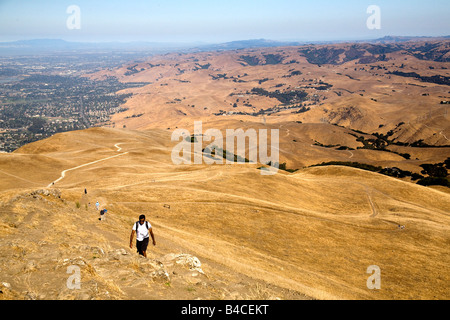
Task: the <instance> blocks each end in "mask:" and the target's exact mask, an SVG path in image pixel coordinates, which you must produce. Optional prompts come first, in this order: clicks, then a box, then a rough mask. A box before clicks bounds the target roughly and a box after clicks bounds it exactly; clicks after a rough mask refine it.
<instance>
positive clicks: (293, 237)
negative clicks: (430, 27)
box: [0, 123, 450, 299]
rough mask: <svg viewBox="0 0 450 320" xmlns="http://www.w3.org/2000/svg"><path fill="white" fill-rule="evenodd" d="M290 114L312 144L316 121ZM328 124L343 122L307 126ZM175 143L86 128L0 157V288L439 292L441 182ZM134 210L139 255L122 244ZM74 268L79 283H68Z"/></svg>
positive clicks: (229, 293)
mask: <svg viewBox="0 0 450 320" xmlns="http://www.w3.org/2000/svg"><path fill="white" fill-rule="evenodd" d="M212 125H213V126H214V125H215V124H212ZM293 125H294V124H293V123H286V125H285V127H283V128H286V131H285V132H287V129H289V130H290V131H289V132H288V133H289V136H291V135H294V134H298V135H299V137H300V136H302V137H303V139H304V142H303V145H307V144H308V143H310V140H311V138H309V137H308V133H310V131H311V130H310V128H309V127H308V126H310V127H312V126H314V125H313V124H309V125H306V124H305V125H300V124H299V126H298V129H296V128H294V127H292V126H293ZM316 125H317V126H319V125H320V124H316ZM330 128H334V129H335V130H336V131H345V130H349V129H345V128H340V127H336V126H333V127H331V126H329V125H326V124H324V125H323V128H322V129H321V130H317V131H318V132H321V131H322V130H328V129H330ZM297 130H298V131H297ZM286 135H287V133H286ZM280 136H283V134H280ZM332 136H333V135H332V134H330V133H326V132H325V133H323V138H324V139H325V138H326V137H332ZM314 137H315V136H314ZM330 139H331V138H330ZM327 142H333V141H332V140H330V141H324V143H327ZM349 142H350V141H349ZM174 145H175V143H174V142H171V141H170V132H169V131H167V130H156V129H154V130H146V131H132V130H123V129H110V128H109V129H108V128H96V129H89V130H85V131H76V132H70V133H63V134H58V135H56V136H54V137H52V138H50V139H47V140H43V141H40V142H37V143H33V144H30V145H28V146H26V147H24V148H22V149H20V150H18V151H16V152H14V153H13V154H12V155H3V154H1V155H0V163H2V167H1V170H2V172H0V174H2V180H1V185H2V187H1V190H2V191H1V193H0V212H1V216H0V217H1V220H0V226H1V228H0V241H1V244H2V245H1V249H0V250H1V255H0V256H1V258H0V270H1V279H0V283H2V287H1V288H0V289H1V291H2V293H1V294H0V298H3V299H22V298H28V299H53V298H56V299H70V298H73V299H92V298H94V299H124V298H125V299H130V298H131V299H139V298H149V299H168V298H169V299H195V298H200V299H222V298H225V299H235V298H237V299H273V298H280V299H305V298H318V299H342V298H343V299H447V298H448V288H447V283H448V282H449V280H450V274H449V273H448V272H447V269H448V268H447V265H448V263H449V262H450V261H449V259H448V257H447V256H448V255H447V252H446V250H447V247H448V243H449V242H450V239H449V234H450V233H449V228H450V220H449V215H448V212H450V195H449V194H448V193H445V192H442V191H439V190H437V189H432V188H427V187H422V186H418V185H415V184H412V183H409V182H405V181H401V180H399V179H395V178H391V177H387V176H384V175H380V174H377V173H372V172H368V171H363V170H359V169H355V168H348V167H341V166H329V167H315V168H307V169H302V170H300V171H297V172H296V173H288V172H285V171H279V173H278V174H276V175H272V176H263V175H261V174H260V170H259V169H257V168H258V166H259V165H257V164H247V165H242V164H234V165H213V166H208V165H205V164H203V165H174V164H173V163H172V161H171V151H172V148H173V146H174ZM280 148H281V147H280ZM316 149H317V150H322V149H324V150H328V149H327V148H322V147H319V146H314V147H311V146H310V151H309V152H315V154H314V155H312V157H317V156H318V155H319V154H320V152H319V151H316ZM361 151H364V152H366V151H370V150H361ZM336 152H337V151H336ZM372 152H378V151H372ZM11 156H12V157H11ZM325 156H326V155H324V157H325ZM19 158H20V159H21V161H17V162H16V161H15V159H19ZM305 161H306V160H305ZM52 166H53V168H54V170H50V168H51V167H52ZM63 170H65V172H66V173H65V175H64V176H62V171H63ZM5 176H6V177H9V178H8V179H9V180H8V179H6V180H5V179H3V177H5ZM13 176H14V177H15V179H16V180H15V181H17V182H19V183H20V185H17V186H16V185H14V184H13V179H14V177H13ZM59 178H61V179H59ZM57 179H59V180H57ZM27 181H28V184H27ZM52 181H57V182H56V183H54V184H53V185H51V182H52ZM38 184H39V185H38ZM49 184H50V186H49V187H48V188H47V186H48V185H49ZM85 188H86V189H87V192H88V193H87V195H85V194H84V190H85ZM39 190H41V191H39ZM46 190H47V191H46ZM96 201H99V202H100V204H101V206H102V207H104V208H107V209H108V213H107V216H106V220H105V221H99V220H98V217H99V215H98V212H97V211H96V210H95V207H93V204H94V203H95V202H96ZM142 213H143V214H146V215H147V217H148V220H149V221H150V222H151V223H152V225H153V227H154V232H155V235H156V239H157V246H156V247H151V248H150V254H149V259H144V258H139V257H137V255H136V253H135V252H134V250H131V249H129V247H128V243H129V234H130V229H131V226H132V224H133V222H134V221H136V219H137V217H138V215H139V214H142ZM195 258H197V259H198V261H200V262H201V264H199V262H198V261H197V259H195ZM11 262H13V263H11ZM72 265H73V266H78V267H79V268H80V270H81V289H80V290H70V289H69V288H67V285H66V283H67V279H68V277H69V276H70V274H68V273H67V268H68V267H69V266H72ZM371 265H377V266H379V267H380V269H381V289H379V290H376V289H375V290H370V289H368V287H367V285H366V283H367V279H368V278H369V276H370V274H368V273H366V271H367V268H368V267H369V266H371ZM199 268H200V269H199ZM200 270H201V272H200ZM202 272H203V273H202Z"/></svg>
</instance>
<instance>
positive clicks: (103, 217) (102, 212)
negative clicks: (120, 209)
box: [98, 209, 108, 220]
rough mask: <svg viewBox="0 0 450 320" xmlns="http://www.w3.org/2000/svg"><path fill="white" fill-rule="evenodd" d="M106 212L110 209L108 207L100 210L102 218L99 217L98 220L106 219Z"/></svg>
mask: <svg viewBox="0 0 450 320" xmlns="http://www.w3.org/2000/svg"><path fill="white" fill-rule="evenodd" d="M106 212H108V210H106V209H102V210H100V218H98V220H106V216H105V213H106Z"/></svg>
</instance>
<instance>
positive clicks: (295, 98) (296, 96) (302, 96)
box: [251, 88, 308, 104]
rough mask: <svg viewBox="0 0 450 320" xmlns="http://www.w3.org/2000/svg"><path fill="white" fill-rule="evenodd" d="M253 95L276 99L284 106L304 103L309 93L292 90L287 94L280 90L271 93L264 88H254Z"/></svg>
mask: <svg viewBox="0 0 450 320" xmlns="http://www.w3.org/2000/svg"><path fill="white" fill-rule="evenodd" d="M251 93H252V94H255V95H259V96H266V97H269V98H275V99H277V100H278V101H280V102H281V103H283V104H290V103H296V102H300V101H304V100H306V98H307V97H308V93H307V92H305V91H303V90H290V91H287V92H280V91H279V90H275V91H273V92H270V91H267V90H265V89H263V88H253V89H252V90H251Z"/></svg>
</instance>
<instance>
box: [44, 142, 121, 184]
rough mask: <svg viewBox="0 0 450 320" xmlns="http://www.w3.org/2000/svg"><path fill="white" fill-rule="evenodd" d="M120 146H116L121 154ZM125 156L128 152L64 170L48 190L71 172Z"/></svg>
mask: <svg viewBox="0 0 450 320" xmlns="http://www.w3.org/2000/svg"><path fill="white" fill-rule="evenodd" d="M118 144H119V143H117V144H115V145H114V146H115V147H116V148H117V151H118V152H119V151H121V150H122V148H120V147H118ZM125 154H128V152H123V153H120V154H116V155H115V156H110V157H106V158H103V159H99V160H95V161H92V162H88V163H85V164H82V165H79V166H76V167H73V168H70V169H66V170H63V171H62V172H61V176H60V177H59V178H58V179H56V180H55V181H53V182H51V183H50V184H49V185H48V186H47V188H51V187H52V186H53V185H55V184H56V183H58V182H59V181H61V180H62V179H64V177H65V176H66V173H67V172H69V171H73V170H77V169H80V168H83V167H87V166H90V165H92V164H95V163H99V162H102V161H106V160H109V159H112V158H116V157H120V156H123V155H125Z"/></svg>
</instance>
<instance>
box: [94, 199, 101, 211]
mask: <svg viewBox="0 0 450 320" xmlns="http://www.w3.org/2000/svg"><path fill="white" fill-rule="evenodd" d="M95 207H96V208H97V210H98V209H99V208H100V203H98V201H97V202H96V203H95Z"/></svg>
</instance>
